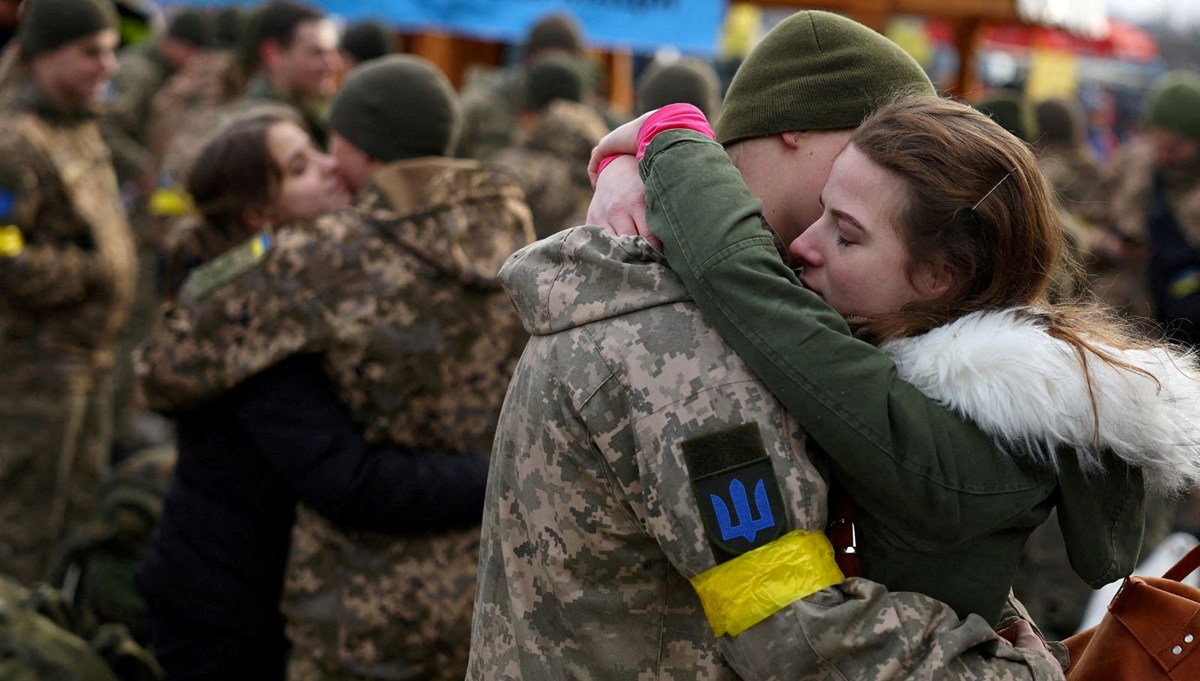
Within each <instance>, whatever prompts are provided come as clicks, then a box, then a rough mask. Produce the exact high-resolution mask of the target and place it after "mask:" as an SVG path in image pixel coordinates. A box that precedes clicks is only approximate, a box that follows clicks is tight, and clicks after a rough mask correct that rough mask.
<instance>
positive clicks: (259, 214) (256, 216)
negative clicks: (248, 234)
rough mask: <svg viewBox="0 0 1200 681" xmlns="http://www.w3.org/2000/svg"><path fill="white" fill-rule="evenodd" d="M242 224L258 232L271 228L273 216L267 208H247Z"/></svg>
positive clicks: (243, 214)
mask: <svg viewBox="0 0 1200 681" xmlns="http://www.w3.org/2000/svg"><path fill="white" fill-rule="evenodd" d="M242 224H243V225H245V226H246V227H247V228H249V230H250V231H252V232H257V231H260V230H262V229H264V228H266V227H270V226H271V216H270V213H269V211H268V210H267V209H266V208H247V209H246V210H245V212H243V213H242Z"/></svg>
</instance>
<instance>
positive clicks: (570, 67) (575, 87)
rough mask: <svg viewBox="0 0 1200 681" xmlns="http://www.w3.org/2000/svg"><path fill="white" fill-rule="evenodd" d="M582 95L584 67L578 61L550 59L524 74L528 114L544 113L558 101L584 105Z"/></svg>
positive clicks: (525, 105) (525, 104) (562, 58)
mask: <svg viewBox="0 0 1200 681" xmlns="http://www.w3.org/2000/svg"><path fill="white" fill-rule="evenodd" d="M583 93H584V85H583V66H582V65H581V64H580V63H579V59H578V58H575V57H565V56H555V57H547V58H546V59H542V60H540V61H538V62H537V63H536V64H534V65H533V66H530V67H529V71H528V72H527V73H526V74H525V92H524V102H523V104H524V107H525V110H526V111H542V110H544V109H545V108H546V107H548V106H550V104H551V102H553V101H555V100H558V99H563V100H566V101H568V102H582V101H583Z"/></svg>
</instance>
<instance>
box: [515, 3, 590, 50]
mask: <svg viewBox="0 0 1200 681" xmlns="http://www.w3.org/2000/svg"><path fill="white" fill-rule="evenodd" d="M546 50H562V51H564V52H566V53H568V54H573V55H575V56H576V57H582V56H583V30H582V29H581V28H580V27H579V23H578V22H576V21H575V19H574V18H573V17H571V16H570V15H568V14H551V15H549V16H546V17H543V18H542V19H540V20H538V22H537V23H535V24H534V25H533V28H531V29H529V36H528V37H527V38H526V39H525V44H524V45H523V46H522V47H521V59H522V60H523V61H529V60H530V59H531V58H532V57H536V56H537V54H538V53H539V52H543V51H546Z"/></svg>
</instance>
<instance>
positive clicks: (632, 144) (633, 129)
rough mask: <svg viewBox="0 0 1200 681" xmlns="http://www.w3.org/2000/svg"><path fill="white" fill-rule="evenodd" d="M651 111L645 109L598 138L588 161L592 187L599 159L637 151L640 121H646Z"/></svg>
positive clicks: (596, 176) (598, 166)
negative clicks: (635, 116) (598, 140)
mask: <svg viewBox="0 0 1200 681" xmlns="http://www.w3.org/2000/svg"><path fill="white" fill-rule="evenodd" d="M652 113H654V111H647V112H646V113H644V114H642V115H641V116H639V117H637V118H635V119H633V120H632V121H629V122H628V123H626V124H625V125H622V126H621V127H619V128H617V129H616V130H613V131H612V132H610V133H608V134H607V135H605V136H604V138H603V139H601V140H600V144H597V145H596V148H594V149H592V158H591V160H590V161H588V177H590V178H592V187H596V186H597V184H598V182H599V179H598V178H599V174H600V162H601V161H603V160H604V159H605V158H607V157H609V156H613V155H615V154H629V155H631V156H632V155H634V154H636V153H637V148H638V131H639V130H641V129H642V123H644V122H646V119H647V118H649V117H650V114H652Z"/></svg>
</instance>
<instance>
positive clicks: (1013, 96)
mask: <svg viewBox="0 0 1200 681" xmlns="http://www.w3.org/2000/svg"><path fill="white" fill-rule="evenodd" d="M973 106H974V107H975V108H976V109H978V110H979V111H980V112H982V113H983V114H985V115H987V116H988V117H989V118H991V119H992V120H994V121H996V122H997V123H999V124H1000V127H1002V128H1004V129H1005V130H1007V131H1009V132H1011V133H1012V134H1014V135H1016V136H1017V138H1019V139H1022V140H1024V141H1026V142H1031V141H1033V137H1034V134H1035V133H1034V131H1035V130H1036V129H1037V121H1036V119H1035V118H1034V115H1033V110H1032V109H1030V108H1029V103H1028V102H1026V101H1025V96H1024V95H1022V94H1021V93H1020V92H1018V91H1016V90H1009V89H1001V90H997V91H996V92H995V93H994V94H993V95H992V96H990V97H986V98H984V99H981V100H979V101H977V102H975V104H974V105H973Z"/></svg>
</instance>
